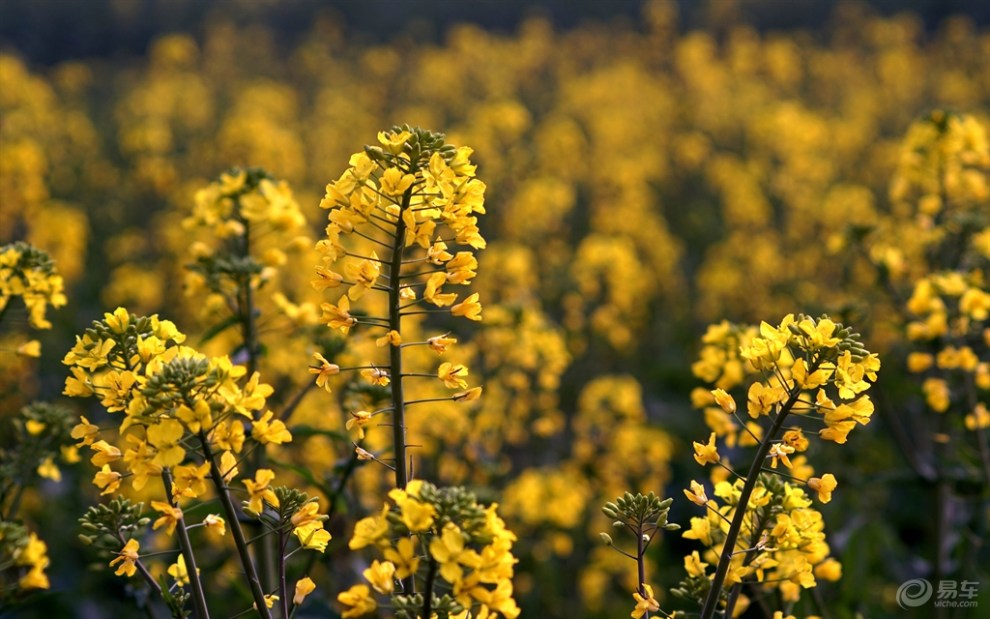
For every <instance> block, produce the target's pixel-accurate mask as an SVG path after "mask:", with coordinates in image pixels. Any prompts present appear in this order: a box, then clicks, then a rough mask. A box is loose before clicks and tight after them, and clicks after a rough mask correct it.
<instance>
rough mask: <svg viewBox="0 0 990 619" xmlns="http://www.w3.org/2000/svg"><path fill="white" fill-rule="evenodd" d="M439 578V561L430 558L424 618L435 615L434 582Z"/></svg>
mask: <svg viewBox="0 0 990 619" xmlns="http://www.w3.org/2000/svg"><path fill="white" fill-rule="evenodd" d="M436 576H437V560H436V559H434V558H433V556H432V555H431V556H430V568H429V570H428V571H427V572H426V584H425V585H424V590H423V616H424V617H429V616H431V615H432V614H433V581H434V580H435V579H436Z"/></svg>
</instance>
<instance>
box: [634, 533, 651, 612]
mask: <svg viewBox="0 0 990 619" xmlns="http://www.w3.org/2000/svg"><path fill="white" fill-rule="evenodd" d="M645 555H646V549H645V548H644V547H643V523H642V522H640V523H639V524H638V526H637V528H636V568H637V570H638V571H637V574H638V576H639V582H637V583H636V589H637V590H638V591H639V594H640V595H641V596H643V598H644V599H645V598H646V561H645V560H644V556H645ZM643 616H644V617H645V618H646V619H650V611H648V610H647V611H645V614H644V615H643Z"/></svg>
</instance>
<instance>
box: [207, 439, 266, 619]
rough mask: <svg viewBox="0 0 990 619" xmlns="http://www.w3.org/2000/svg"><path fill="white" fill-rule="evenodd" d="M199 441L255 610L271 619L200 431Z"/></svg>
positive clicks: (233, 510) (230, 503) (230, 502)
mask: <svg viewBox="0 0 990 619" xmlns="http://www.w3.org/2000/svg"><path fill="white" fill-rule="evenodd" d="M199 441H200V443H201V444H202V446H203V455H204V456H205V457H206V461H207V462H209V463H210V478H211V479H212V480H213V485H214V486H215V487H216V489H217V495H218V496H219V497H220V504H221V505H223V511H224V514H226V516H227V524H228V526H229V527H230V533H231V535H232V536H233V537H234V545H235V546H236V547H237V554H238V556H239V557H240V559H241V566H242V567H243V568H244V573H245V574H246V575H247V577H248V584H249V585H250V586H251V596H252V597H253V598H254V605H255V608H256V610H257V612H258V614H259V615H260V616H261V617H262V619H272V615H271V613H269V612H268V607H267V606H266V605H265V592H264V590H263V589H262V588H261V581H260V580H258V572H257V570H255V568H254V561H252V560H251V553H250V552H249V551H248V547H247V542H246V541H245V539H244V531H243V530H241V523H240V520H239V519H238V517H237V508H235V507H234V502H233V500H231V498H230V492H229V491H228V490H227V485H226V484H225V483H224V481H223V474H222V473H221V472H220V467H219V466H218V465H217V462H216V459H214V457H213V451H212V450H211V449H210V442H209V441H208V440H207V438H206V434H204V433H203V432H202V431H201V432H200V433H199Z"/></svg>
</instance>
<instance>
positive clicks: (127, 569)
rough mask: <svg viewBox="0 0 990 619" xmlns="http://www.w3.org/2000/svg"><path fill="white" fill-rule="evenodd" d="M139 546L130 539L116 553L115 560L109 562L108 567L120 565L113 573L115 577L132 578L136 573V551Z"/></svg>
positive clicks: (134, 540) (135, 541)
mask: <svg viewBox="0 0 990 619" xmlns="http://www.w3.org/2000/svg"><path fill="white" fill-rule="evenodd" d="M140 547H141V545H140V544H139V543H138V541H137V540H136V539H130V540H128V541H127V543H126V544H125V545H124V547H123V548H122V549H121V550H120V552H118V553H117V558H116V559H114V560H112V561H111V562H110V567H113V566H115V565H117V564H118V563H119V564H120V565H119V566H118V567H117V571H116V572H114V574H116V575H117V576H133V575H134V574H135V572H137V565H136V564H137V561H138V550H139V549H140Z"/></svg>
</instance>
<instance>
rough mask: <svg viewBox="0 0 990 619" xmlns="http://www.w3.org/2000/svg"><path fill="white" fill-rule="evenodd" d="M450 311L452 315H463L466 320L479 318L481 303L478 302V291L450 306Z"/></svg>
mask: <svg viewBox="0 0 990 619" xmlns="http://www.w3.org/2000/svg"><path fill="white" fill-rule="evenodd" d="M450 313H451V314H453V315H454V316H463V317H465V318H467V319H468V320H476V321H478V320H481V303H479V302H478V293H477V292H475V293H472V294H471V295H470V296H468V298H466V299H464V300H463V301H462V302H460V303H458V304H457V305H454V306H453V307H451V308H450Z"/></svg>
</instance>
